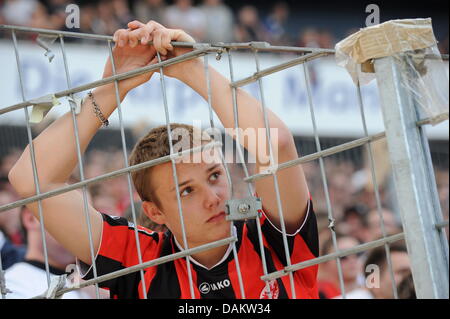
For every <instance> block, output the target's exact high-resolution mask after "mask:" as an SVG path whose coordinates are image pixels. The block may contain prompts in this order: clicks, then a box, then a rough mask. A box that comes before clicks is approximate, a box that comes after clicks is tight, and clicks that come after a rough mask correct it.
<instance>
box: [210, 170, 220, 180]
mask: <svg viewBox="0 0 450 319" xmlns="http://www.w3.org/2000/svg"><path fill="white" fill-rule="evenodd" d="M220 175H222V172H215V173H212V174H211V176H210V177H209V179H210V180H211V181H216V180H218V179H219V176H220Z"/></svg>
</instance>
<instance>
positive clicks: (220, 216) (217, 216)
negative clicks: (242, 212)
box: [206, 212, 225, 223]
mask: <svg viewBox="0 0 450 319" xmlns="http://www.w3.org/2000/svg"><path fill="white" fill-rule="evenodd" d="M222 219H225V212H220V213H218V214H215V215H213V216H212V217H211V218H209V219H208V220H207V221H206V222H207V223H214V222H218V221H221V220H222Z"/></svg>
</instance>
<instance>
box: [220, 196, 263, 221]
mask: <svg viewBox="0 0 450 319" xmlns="http://www.w3.org/2000/svg"><path fill="white" fill-rule="evenodd" d="M225 207H226V208H225V212H226V214H227V216H226V220H243V219H251V218H256V217H258V216H259V215H258V214H259V211H260V210H262V204H261V198H258V197H247V198H242V199H230V200H228V201H227V203H226V205H225Z"/></svg>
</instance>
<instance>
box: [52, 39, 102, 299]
mask: <svg viewBox="0 0 450 319" xmlns="http://www.w3.org/2000/svg"><path fill="white" fill-rule="evenodd" d="M59 40H60V44H61V52H62V56H63V61H64V69H65V73H66V81H67V88H68V89H70V88H71V86H72V83H71V80H70V73H69V65H68V62H67V56H66V49H65V46H64V38H63V36H62V35H60V36H59ZM71 97H72V98H73V95H72V94H71ZM70 111H71V114H72V123H73V128H74V133H75V145H76V151H77V158H78V168H79V172H80V179H81V181H84V179H85V178H84V165H83V155H82V154H81V146H80V137H79V134H78V133H79V131H78V122H77V118H76V114H75V109H74V106H73V105H70ZM82 193H83V209H84V216H85V218H86V225H87V229H88V238H89V250H90V254H91V262H92V270H93V273H94V278H97V266H96V264H95V252H94V243H93V240H92V226H91V220H90V216H89V204H88V194H87V186H83V189H82ZM95 294H96V297H97V299H100V292H99V287H98V284H95Z"/></svg>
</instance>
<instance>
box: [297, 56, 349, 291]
mask: <svg viewBox="0 0 450 319" xmlns="http://www.w3.org/2000/svg"><path fill="white" fill-rule="evenodd" d="M303 72H304V75H305V85H306V92H307V94H308V103H309V110H310V112H311V120H312V124H313V129H314V140H315V143H316V148H317V151H318V152H320V151H322V147H321V146H320V140H319V134H318V132H317V123H316V117H315V114H314V104H313V99H312V93H311V83H310V79H309V73H308V72H309V70H308V62H305V63H304V64H303ZM319 165H320V174H321V177H322V183H323V191H324V193H325V200H326V203H327V211H328V220H329V222H330V226H328V228H329V229H330V231H331V238H332V241H333V247H334V250H335V251H336V252H338V251H339V248H338V245H337V239H336V232H335V230H334V222H335V219H334V217H333V209H332V207H331V201H330V194H329V192H328V183H327V177H326V173H325V165H324V162H323V157H322V156H321V157H319ZM336 265H337V268H338V276H339V285H340V288H341V294H342V298H343V299H345V298H346V297H345V285H344V277H343V275H342V266H341V259H340V258H339V257H338V258H336Z"/></svg>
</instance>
